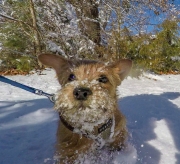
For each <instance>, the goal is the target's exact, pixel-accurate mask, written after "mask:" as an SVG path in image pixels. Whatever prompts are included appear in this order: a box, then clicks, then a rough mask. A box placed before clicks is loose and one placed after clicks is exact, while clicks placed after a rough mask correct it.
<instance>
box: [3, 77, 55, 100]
mask: <svg viewBox="0 0 180 164" xmlns="http://www.w3.org/2000/svg"><path fill="white" fill-rule="evenodd" d="M0 81H1V82H4V83H7V84H10V85H12V86H15V87H18V88H21V89H24V90H26V91H28V92H31V93H34V94H36V95H40V96H46V97H48V98H49V100H50V101H51V102H53V103H54V102H55V100H54V94H49V93H46V92H43V91H42V90H39V89H36V88H32V87H29V86H27V85H24V84H21V83H18V82H16V81H13V80H10V79H8V78H6V77H4V76H1V75H0Z"/></svg>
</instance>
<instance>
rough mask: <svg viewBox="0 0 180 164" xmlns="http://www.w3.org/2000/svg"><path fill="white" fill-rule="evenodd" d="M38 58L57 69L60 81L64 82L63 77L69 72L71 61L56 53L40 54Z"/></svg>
mask: <svg viewBox="0 0 180 164" xmlns="http://www.w3.org/2000/svg"><path fill="white" fill-rule="evenodd" d="M38 60H39V61H40V62H41V63H42V64H43V65H46V66H49V67H52V68H53V69H54V70H55V71H56V74H57V76H58V79H59V82H60V83H61V84H62V78H63V77H64V75H65V74H67V71H68V70H69V69H70V63H71V61H70V60H68V59H65V58H64V57H62V56H60V55H54V54H40V55H39V56H38Z"/></svg>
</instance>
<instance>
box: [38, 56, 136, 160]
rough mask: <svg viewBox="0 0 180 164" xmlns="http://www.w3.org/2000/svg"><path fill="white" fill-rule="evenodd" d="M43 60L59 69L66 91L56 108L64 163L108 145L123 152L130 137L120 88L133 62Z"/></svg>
mask: <svg viewBox="0 0 180 164" xmlns="http://www.w3.org/2000/svg"><path fill="white" fill-rule="evenodd" d="M38 59H39V61H40V62H41V63H43V64H44V65H47V66H51V67H53V68H54V69H55V71H56V74H57V77H58V81H59V83H60V84H61V86H62V88H61V90H60V91H59V92H58V94H57V96H56V102H55V109H56V110H57V111H58V112H59V115H60V120H61V122H60V125H59V129H58V140H59V141H58V142H59V145H58V151H59V152H60V156H61V157H60V163H66V162H67V163H74V161H75V160H76V158H77V157H78V156H79V155H80V154H81V155H82V154H84V153H86V152H88V151H89V150H91V151H96V149H98V148H102V147H104V146H106V147H108V148H109V150H121V149H122V148H124V142H125V140H126V138H127V130H126V120H125V117H124V116H123V115H122V113H121V112H120V111H119V110H118V106H117V95H116V88H117V86H118V85H120V84H121V81H122V80H123V79H124V78H125V77H126V76H127V74H128V73H129V71H130V69H131V67H132V62H131V61H130V60H127V59H123V60H119V61H117V62H114V63H110V64H107V63H103V62H98V61H92V60H68V59H65V58H63V57H61V56H58V55H53V54H41V55H39V57H38Z"/></svg>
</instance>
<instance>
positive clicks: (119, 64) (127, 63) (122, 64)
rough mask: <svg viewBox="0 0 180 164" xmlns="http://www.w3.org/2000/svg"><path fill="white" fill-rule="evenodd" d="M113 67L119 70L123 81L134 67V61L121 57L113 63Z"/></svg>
mask: <svg viewBox="0 0 180 164" xmlns="http://www.w3.org/2000/svg"><path fill="white" fill-rule="evenodd" d="M111 67H112V68H113V69H115V71H118V74H119V76H120V79H121V81H122V80H124V78H125V77H126V76H127V75H128V73H129V72H130V70H131V68H132V61H131V60H129V59H121V60H118V61H116V62H114V63H112V65H111Z"/></svg>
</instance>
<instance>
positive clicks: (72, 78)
mask: <svg viewBox="0 0 180 164" xmlns="http://www.w3.org/2000/svg"><path fill="white" fill-rule="evenodd" d="M75 79H76V76H75V75H74V74H70V75H69V78H68V80H69V81H73V80H75Z"/></svg>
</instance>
